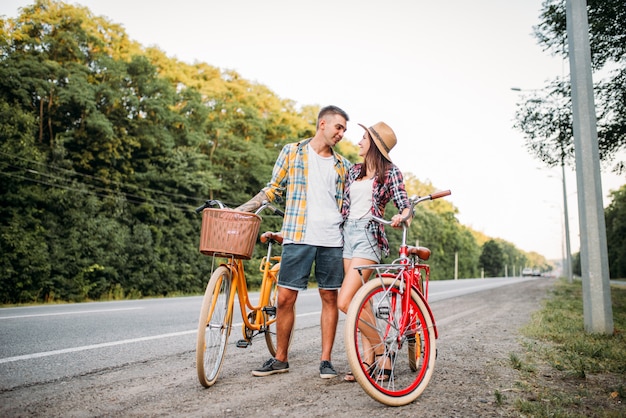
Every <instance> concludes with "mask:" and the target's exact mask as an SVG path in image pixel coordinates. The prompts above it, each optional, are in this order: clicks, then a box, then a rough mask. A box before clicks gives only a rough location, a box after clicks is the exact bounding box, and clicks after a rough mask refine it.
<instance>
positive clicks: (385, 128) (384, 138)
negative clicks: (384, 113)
mask: <svg viewBox="0 0 626 418" xmlns="http://www.w3.org/2000/svg"><path fill="white" fill-rule="evenodd" d="M358 125H359V126H360V127H362V128H363V129H365V130H366V131H367V132H369V134H370V136H371V137H372V140H374V144H376V148H378V150H379V151H380V153H381V154H383V157H385V158H386V159H388V160H389V161H391V158H389V151H391V149H392V148H393V147H394V146H395V145H396V143H397V142H398V140H397V139H396V134H395V133H393V130H392V129H391V127H389V125H387V124H386V123H385V122H378V123H377V124H375V125H373V126H370V127H369V128H366V127H365V126H363V125H361V124H360V123H359V124H358Z"/></svg>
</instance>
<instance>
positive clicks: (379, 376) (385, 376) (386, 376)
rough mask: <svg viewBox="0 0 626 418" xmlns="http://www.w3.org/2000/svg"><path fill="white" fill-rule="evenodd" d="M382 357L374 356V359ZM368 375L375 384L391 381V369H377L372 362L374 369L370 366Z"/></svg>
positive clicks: (379, 355)
mask: <svg viewBox="0 0 626 418" xmlns="http://www.w3.org/2000/svg"><path fill="white" fill-rule="evenodd" d="M392 355H393V354H392ZM382 356H384V354H374V358H376V357H382ZM369 375H370V377H371V378H372V379H374V380H375V381H377V382H388V381H389V380H390V379H391V375H392V371H391V369H385V368H382V369H381V368H378V367H377V366H376V362H374V367H371V366H370V373H369Z"/></svg>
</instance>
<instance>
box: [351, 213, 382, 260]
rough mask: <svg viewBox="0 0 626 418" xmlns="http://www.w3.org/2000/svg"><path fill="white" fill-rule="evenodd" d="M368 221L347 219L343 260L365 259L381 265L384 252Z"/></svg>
mask: <svg viewBox="0 0 626 418" xmlns="http://www.w3.org/2000/svg"><path fill="white" fill-rule="evenodd" d="M368 224H369V221H368V220H367V219H356V220H353V219H347V220H346V222H345V223H344V224H343V258H347V259H352V258H364V259H366V260H371V261H373V262H375V263H380V260H381V256H382V251H381V250H380V247H379V246H378V243H377V242H376V238H375V237H374V234H373V233H372V231H370V230H369V229H368V228H367V225H368Z"/></svg>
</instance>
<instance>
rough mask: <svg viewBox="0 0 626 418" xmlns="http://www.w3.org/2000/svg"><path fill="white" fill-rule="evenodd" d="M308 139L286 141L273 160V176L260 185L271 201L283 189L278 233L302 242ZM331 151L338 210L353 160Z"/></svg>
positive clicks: (307, 172)
mask: <svg viewBox="0 0 626 418" xmlns="http://www.w3.org/2000/svg"><path fill="white" fill-rule="evenodd" d="M311 139H313V138H309V139H306V140H304V141H302V142H298V143H293V144H287V145H285V146H284V147H283V149H282V150H281V151H280V155H279V156H278V158H277V159H276V163H275V164H274V170H273V171H272V180H271V181H270V182H269V183H268V184H267V187H265V188H264V189H263V191H264V192H265V194H266V195H267V197H268V199H269V200H270V201H274V199H276V197H277V196H282V195H283V193H284V192H285V191H286V196H285V219H284V220H283V228H282V231H281V233H282V235H283V238H285V239H288V240H291V241H293V242H302V241H303V240H304V234H305V233H306V231H305V229H306V228H305V226H306V212H307V210H306V188H307V178H308V175H309V158H308V147H307V144H308V143H309V142H310V141H311ZM331 152H332V153H333V157H334V159H335V171H336V172H337V187H336V190H335V199H336V201H337V210H340V208H341V205H342V201H343V187H344V184H345V181H346V174H347V171H348V169H349V168H350V166H351V165H352V164H351V163H350V161H348V160H347V159H346V158H344V157H343V156H341V155H339V154H337V153H336V152H335V151H334V150H332V149H331Z"/></svg>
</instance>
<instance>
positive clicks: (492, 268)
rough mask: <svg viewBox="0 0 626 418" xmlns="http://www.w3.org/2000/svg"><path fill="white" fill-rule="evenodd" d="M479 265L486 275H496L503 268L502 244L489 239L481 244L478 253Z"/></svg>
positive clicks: (500, 273) (498, 274) (499, 273)
mask: <svg viewBox="0 0 626 418" xmlns="http://www.w3.org/2000/svg"><path fill="white" fill-rule="evenodd" d="M479 261H480V266H481V268H483V269H484V271H485V276H486V277H498V276H501V275H502V270H503V269H504V252H503V251H502V246H501V245H500V244H498V242H497V241H496V240H489V241H487V242H486V243H485V244H484V245H483V250H482V253H481V254H480V258H479Z"/></svg>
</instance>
